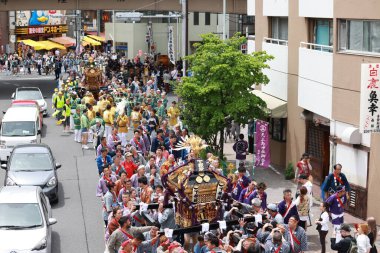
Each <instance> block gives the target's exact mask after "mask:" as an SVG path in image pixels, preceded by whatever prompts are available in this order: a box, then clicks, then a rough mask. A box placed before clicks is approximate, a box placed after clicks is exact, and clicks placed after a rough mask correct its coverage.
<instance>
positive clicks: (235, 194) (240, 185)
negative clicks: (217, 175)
mask: <svg viewBox="0 0 380 253" xmlns="http://www.w3.org/2000/svg"><path fill="white" fill-rule="evenodd" d="M238 173H239V174H238V179H237V181H236V183H235V184H234V186H233V188H232V198H233V199H235V200H239V197H240V194H241V192H242V190H244V189H245V188H247V187H248V185H249V183H250V182H251V180H250V179H249V178H248V177H246V175H245V173H246V169H245V167H244V166H239V168H238Z"/></svg>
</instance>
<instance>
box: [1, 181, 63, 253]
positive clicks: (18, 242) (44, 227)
mask: <svg viewBox="0 0 380 253" xmlns="http://www.w3.org/2000/svg"><path fill="white" fill-rule="evenodd" d="M55 223H57V220H56V219H54V218H52V216H51V208H50V204H49V201H48V199H47V197H46V196H45V195H44V193H43V192H42V190H41V188H40V187H38V186H5V187H2V188H0V240H1V243H0V253H9V252H17V253H22V252H44V253H50V252H51V225H53V224H55Z"/></svg>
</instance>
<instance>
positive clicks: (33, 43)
mask: <svg viewBox="0 0 380 253" xmlns="http://www.w3.org/2000/svg"><path fill="white" fill-rule="evenodd" d="M19 42H22V43H23V44H25V45H27V46H30V47H33V48H34V50H43V49H45V46H44V45H43V44H41V43H39V42H37V41H34V40H30V39H27V40H20V41H19Z"/></svg>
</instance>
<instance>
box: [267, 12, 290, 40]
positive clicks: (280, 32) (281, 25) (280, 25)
mask: <svg viewBox="0 0 380 253" xmlns="http://www.w3.org/2000/svg"><path fill="white" fill-rule="evenodd" d="M270 23H271V25H270V28H271V31H270V33H269V34H271V38H272V39H278V40H288V18H283V17H271V18H270Z"/></svg>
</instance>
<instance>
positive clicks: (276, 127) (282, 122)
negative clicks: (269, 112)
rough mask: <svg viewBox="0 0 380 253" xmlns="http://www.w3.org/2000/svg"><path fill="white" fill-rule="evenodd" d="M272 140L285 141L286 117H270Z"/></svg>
mask: <svg viewBox="0 0 380 253" xmlns="http://www.w3.org/2000/svg"><path fill="white" fill-rule="evenodd" d="M270 133H271V135H272V140H276V141H286V119H274V118H271V119H270Z"/></svg>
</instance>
